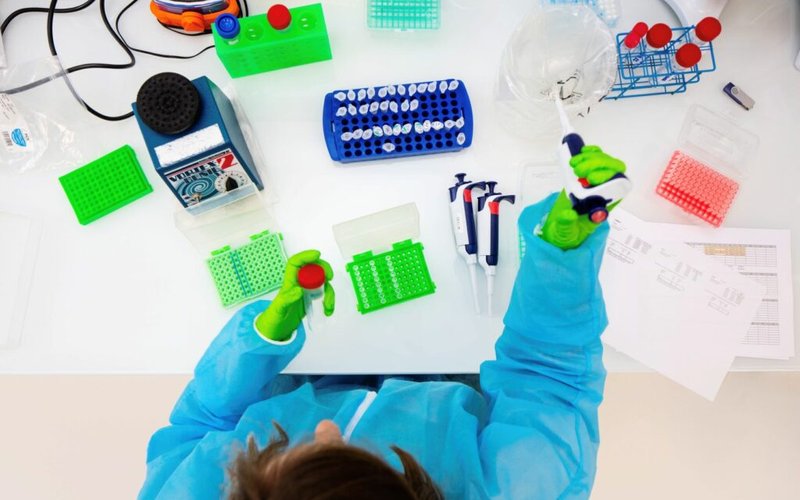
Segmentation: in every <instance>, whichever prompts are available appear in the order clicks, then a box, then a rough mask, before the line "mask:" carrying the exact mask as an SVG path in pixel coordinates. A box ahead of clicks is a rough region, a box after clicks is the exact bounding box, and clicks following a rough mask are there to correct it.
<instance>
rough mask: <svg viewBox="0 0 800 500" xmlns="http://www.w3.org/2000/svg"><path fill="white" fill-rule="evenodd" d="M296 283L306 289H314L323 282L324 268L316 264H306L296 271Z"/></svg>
mask: <svg viewBox="0 0 800 500" xmlns="http://www.w3.org/2000/svg"><path fill="white" fill-rule="evenodd" d="M297 284H298V285H300V286H301V287H302V288H304V289H306V290H315V289H317V288H319V287H321V286H322V285H324V284H325V269H323V268H322V266H319V265H317V264H307V265H305V266H303V267H301V268H300V270H299V271H298V272H297Z"/></svg>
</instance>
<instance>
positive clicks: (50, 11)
mask: <svg viewBox="0 0 800 500" xmlns="http://www.w3.org/2000/svg"><path fill="white" fill-rule="evenodd" d="M137 1H138V0H132V1H131V2H130V3H129V4H128V5H126V6H125V8H123V9H122V10H121V11H120V12H119V13H118V14H117V17H116V19H115V23H114V28H116V30H115V29H114V28H112V27H111V23H110V22H109V20H108V15H107V13H106V9H105V0H100V16H101V18H102V19H103V24H104V25H105V27H106V29H107V30H108V32H109V33H110V34H111V36H112V37H113V38H114V40H115V41H116V42H117V44H119V45H120V46H121V47H122V48H123V50H124V51H125V52H126V53H127V55H128V57H129V58H130V61H129V62H127V63H121V64H110V63H87V64H79V65H77V66H70V67H69V68H66V69H65V70H64V71H63V72H62V73H58V74H55V75H50V76H48V77H44V78H40V79H39V80H35V81H33V82H30V83H27V84H25V85H22V86H19V87H15V88H12V89H0V90H2V91H3V92H4V93H6V94H17V93H20V92H25V91H26V90H30V89H33V88H36V87H38V86H40V85H43V84H45V83H47V82H50V81H52V80H54V79H56V78H58V77H61V76H63V77H64V79H65V80H66V82H67V85H68V86H69V87H70V90H71V91H72V92H73V94H74V95H75V97H76V99H78V101H79V102H80V103H81V104H83V106H85V107H86V109H87V110H88V111H89V112H90V113H91V114H93V115H95V116H97V117H98V118H101V119H103V120H108V121H120V120H125V119H127V118H130V117H131V116H133V112H129V113H126V114H124V115H118V116H109V115H105V114H103V113H100V112H99V111H97V110H95V109H94V108H92V107H91V106H89V104H88V103H87V102H86V101H85V100H84V99H83V98H81V97H80V96H79V95H78V94H77V92H75V90H74V88H73V87H72V84H71V82H70V81H69V77H68V75H69V74H71V73H76V72H78V71H84V70H87V69H126V68H130V67H133V66H134V65H135V64H136V58H135V56H134V55H133V52H139V53H142V54H147V55H152V56H155V57H163V58H168V59H192V58H195V57H197V56H199V55H201V54H203V53H204V52H206V51H208V50H211V49H212V48H214V46H213V45H210V46H208V47H205V48H204V49H203V50H201V51H199V52H197V53H195V54H193V55H189V56H184V55H179V54H161V53H157V52H152V51H147V50H143V49H138V48H136V47H132V46H130V45H129V44H128V43H127V41H125V39H124V38H123V36H122V32H121V31H120V28H119V24H120V19H121V18H122V15H123V14H124V13H125V12H126V11H127V10H128V9H129V8H130V7H132V6H133V5H134V4H135V3H136V2H137ZM94 2H95V0H87V1H86V2H84V3H82V4H79V5H76V6H74V7H64V8H61V9H59V8H56V5H57V3H58V0H51V3H50V6H49V7H47V8H45V7H25V8H22V9H17V10H15V11H14V12H12V13H11V14H9V16H8V17H7V18H6V19H5V20H4V21H3V23H2V25H0V34H2V33H3V32H5V30H6V29H7V28H8V25H9V24H10V23H11V21H13V20H14V19H16V18H17V17H18V16H20V15H22V14H28V13H33V12H38V13H45V14H47V44H48V47H49V49H50V54H51V55H53V56H57V55H58V51H57V49H56V46H55V40H54V37H53V22H54V17H55V14H68V13H72V12H78V11H81V10H83V9H85V8H87V7H89V6H91V5H92V4H93V3H94ZM239 3H240V5H242V10H241V12H240V16H244V17H246V16H249V15H250V6H249V5H248V3H247V0H240V2H239ZM162 26H164V27H165V28H167V29H169V30H170V31H172V32H174V33H178V34H180V35H184V36H202V35H205V34H207V33H186V32H184V31H181V30H178V29H175V28H173V27H171V26H167V25H164V24H162Z"/></svg>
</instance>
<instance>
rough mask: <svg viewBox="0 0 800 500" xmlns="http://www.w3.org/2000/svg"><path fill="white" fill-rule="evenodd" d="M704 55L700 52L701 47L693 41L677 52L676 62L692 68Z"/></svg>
mask: <svg viewBox="0 0 800 500" xmlns="http://www.w3.org/2000/svg"><path fill="white" fill-rule="evenodd" d="M701 57H703V56H702V54H701V53H700V47H698V46H697V45H695V44H693V43H687V44H686V45H683V46H682V47H681V48H679V49H678V51H677V52H675V62H677V63H678V64H679V65H680V66H682V67H684V68H691V67H692V66H694V65H695V64H697V63H699V62H700V58H701Z"/></svg>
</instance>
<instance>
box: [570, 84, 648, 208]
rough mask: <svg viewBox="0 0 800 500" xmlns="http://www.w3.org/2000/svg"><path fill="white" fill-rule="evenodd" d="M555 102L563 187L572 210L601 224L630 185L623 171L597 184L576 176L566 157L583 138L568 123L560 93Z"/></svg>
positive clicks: (578, 149) (577, 148) (578, 148)
mask: <svg viewBox="0 0 800 500" xmlns="http://www.w3.org/2000/svg"><path fill="white" fill-rule="evenodd" d="M555 103H556V108H557V109H558V117H559V119H560V120H561V130H562V133H563V134H564V135H563V137H562V139H561V148H560V151H559V153H560V163H561V169H562V172H563V175H564V189H565V191H566V193H567V196H568V197H569V199H570V201H571V202H572V208H573V210H575V212H577V213H578V215H586V216H587V217H589V220H590V221H592V222H594V223H595V224H600V223H601V222H603V221H604V220H606V219H607V218H608V206H609V205H611V204H613V203H614V202H616V201H619V200H621V199H622V198H624V197H625V196H626V195H627V194H628V193H629V192H630V191H631V188H632V187H633V186H632V185H631V181H630V180H629V179H628V178H627V177H626V176H625V174H616V175H614V176H613V177H612V178H611V179H609V180H607V181H606V182H604V183H602V184H598V185H597V186H592V185H590V184H589V181H588V180H586V179H584V178H580V179H578V178H576V177H575V173H574V172H573V170H572V167H571V166H570V164H569V161H570V159H572V157H573V156H576V155H578V154H580V153H581V150H582V149H583V146H584V142H583V139H582V138H581V136H580V135H578V134H577V133H575V130H574V129H573V128H572V125H570V123H569V118H568V117H567V113H566V111H565V110H564V104H563V103H562V102H561V98H560V96H555Z"/></svg>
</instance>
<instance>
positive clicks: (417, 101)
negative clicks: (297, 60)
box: [322, 79, 473, 163]
mask: <svg viewBox="0 0 800 500" xmlns="http://www.w3.org/2000/svg"><path fill="white" fill-rule="evenodd" d="M472 125H473V122H472V105H471V104H470V100H469V94H467V89H466V87H465V86H464V82H462V81H461V80H455V79H448V80H438V81H436V80H434V81H430V82H418V83H405V84H398V85H386V86H383V87H364V88H356V89H346V90H335V91H333V92H330V93H328V94H327V95H326V96H325V103H324V106H323V112H322V128H323V132H324V134H325V142H326V144H327V146H328V153H330V155H331V158H332V159H333V160H335V161H340V162H342V163H350V162H355V161H366V160H380V159H389V158H399V157H404V156H415V155H423V154H431V153H444V152H448V151H459V150H461V149H464V148H466V147H468V146H469V145H470V144H472Z"/></svg>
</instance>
